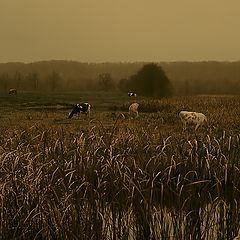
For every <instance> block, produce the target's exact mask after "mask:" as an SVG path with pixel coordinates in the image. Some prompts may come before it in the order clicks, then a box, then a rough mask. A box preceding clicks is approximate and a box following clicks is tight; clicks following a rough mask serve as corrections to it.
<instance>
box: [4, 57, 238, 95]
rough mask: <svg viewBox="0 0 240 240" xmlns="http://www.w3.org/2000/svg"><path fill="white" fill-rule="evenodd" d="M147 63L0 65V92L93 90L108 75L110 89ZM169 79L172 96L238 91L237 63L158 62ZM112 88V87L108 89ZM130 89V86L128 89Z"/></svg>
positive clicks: (57, 62)
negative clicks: (110, 81) (102, 76)
mask: <svg viewBox="0 0 240 240" xmlns="http://www.w3.org/2000/svg"><path fill="white" fill-rule="evenodd" d="M145 64H147V63H144V62H135V63H81V62H75V61H63V60H61V61H60V60H58V61H57V60H55V61H42V62H33V63H28V64H26V63H2V64H0V91H1V92H7V91H8V90H9V88H17V89H18V90H19V91H49V92H53V91H63V92H64V91H65V92H66V91H93V90H94V91H96V90H102V89H101V87H100V86H99V80H100V78H101V75H102V74H106V73H107V74H109V77H110V78H111V80H112V82H113V84H114V91H119V90H120V89H121V80H123V79H128V78H129V77H131V76H132V75H134V74H136V72H138V71H139V70H140V69H141V67H142V66H144V65H145ZM157 64H158V65H159V66H161V67H162V68H163V70H164V71H165V73H166V75H167V77H168V78H169V80H170V81H171V83H172V85H173V89H174V95H194V94H239V93H240V62H213V61H206V62H161V63H157ZM112 90H113V89H112ZM129 90H130V89H129Z"/></svg>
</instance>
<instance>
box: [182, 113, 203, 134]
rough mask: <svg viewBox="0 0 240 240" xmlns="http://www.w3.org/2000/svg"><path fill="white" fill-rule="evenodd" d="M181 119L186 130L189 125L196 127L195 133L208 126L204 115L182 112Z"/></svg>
mask: <svg viewBox="0 0 240 240" xmlns="http://www.w3.org/2000/svg"><path fill="white" fill-rule="evenodd" d="M179 117H180V119H181V122H182V124H183V129H184V130H185V129H186V127H187V125H196V126H195V131H196V130H197V129H198V127H200V126H204V125H207V117H206V116H205V115H204V114H203V113H197V112H188V111H181V112H180V113H179Z"/></svg>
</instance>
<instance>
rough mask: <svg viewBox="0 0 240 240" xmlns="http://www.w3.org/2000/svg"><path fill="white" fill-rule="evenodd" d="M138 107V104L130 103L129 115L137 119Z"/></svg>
mask: <svg viewBox="0 0 240 240" xmlns="http://www.w3.org/2000/svg"><path fill="white" fill-rule="evenodd" d="M138 107H139V104H138V103H132V104H131V105H130V106H129V114H130V115H135V116H136V117H138Z"/></svg>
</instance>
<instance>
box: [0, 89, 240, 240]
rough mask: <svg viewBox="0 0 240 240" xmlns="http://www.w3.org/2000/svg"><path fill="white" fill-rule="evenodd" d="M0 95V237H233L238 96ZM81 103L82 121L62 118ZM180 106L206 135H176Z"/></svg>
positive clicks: (238, 172)
mask: <svg viewBox="0 0 240 240" xmlns="http://www.w3.org/2000/svg"><path fill="white" fill-rule="evenodd" d="M130 100H131V99H129V98H128V97H127V96H125V95H123V94H120V93H114V94H113V93H99V92H98V93H90V92H86V93H64V94H63V93H54V94H50V93H49V94H47V93H46V94H40V93H29V92H22V93H19V94H18V95H17V96H9V95H7V94H5V95H4V94H1V95H0V102H1V105H0V191H1V192H0V196H1V198H0V208H1V210H0V215H1V216H0V238H1V239H192V240H195V239H233V237H234V236H236V235H237V234H238V231H239V227H240V221H239V220H240V205H239V204H240V114H239V113H240V104H239V103H240V97H239V96H195V97H178V98H171V99H162V100H157V99H143V98H137V99H136V100H137V101H138V102H139V103H140V107H139V118H137V119H132V118H130V117H129V115H128V112H127V108H128V106H129V104H130V102H131V101H130ZM86 101H87V102H89V103H90V104H91V105H92V112H91V116H90V118H87V117H86V116H85V115H80V116H79V118H78V117H74V118H73V119H67V115H68V112H69V111H70V110H71V107H72V105H73V104H75V103H78V102H86ZM181 110H189V111H198V112H203V113H204V114H206V116H207V117H208V119H209V126H208V128H207V129H205V128H200V129H198V130H197V132H195V131H194V130H193V128H189V129H188V130H187V131H185V132H183V131H182V126H181V124H180V120H179V118H178V113H179V112H180V111H181Z"/></svg>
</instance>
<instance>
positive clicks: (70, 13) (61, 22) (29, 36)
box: [0, 0, 240, 62]
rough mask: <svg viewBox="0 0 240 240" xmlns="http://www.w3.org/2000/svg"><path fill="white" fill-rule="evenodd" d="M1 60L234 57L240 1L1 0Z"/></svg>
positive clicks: (239, 51) (239, 42)
mask: <svg viewBox="0 0 240 240" xmlns="http://www.w3.org/2000/svg"><path fill="white" fill-rule="evenodd" d="M0 31H1V33H0V36H1V37H0V62H12V61H22V62H34V61H39V60H50V59H61V60H77V61H81V62H134V61H158V62H160V61H208V60H217V61H223V60H224V61H235V60H240V1H239V0H0Z"/></svg>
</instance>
